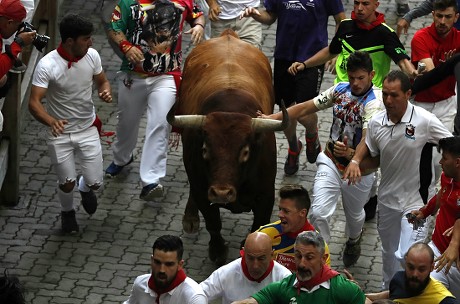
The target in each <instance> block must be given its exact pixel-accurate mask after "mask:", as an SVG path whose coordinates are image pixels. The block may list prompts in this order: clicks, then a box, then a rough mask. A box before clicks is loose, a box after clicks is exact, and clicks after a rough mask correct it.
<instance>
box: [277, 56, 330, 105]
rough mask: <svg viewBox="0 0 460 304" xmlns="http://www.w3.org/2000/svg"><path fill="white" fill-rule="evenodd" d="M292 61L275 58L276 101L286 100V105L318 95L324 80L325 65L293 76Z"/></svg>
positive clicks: (278, 102) (278, 103)
mask: <svg viewBox="0 0 460 304" xmlns="http://www.w3.org/2000/svg"><path fill="white" fill-rule="evenodd" d="M291 64H292V62H291V61H285V60H278V59H275V68H274V72H273V83H274V88H275V102H276V104H277V105H280V103H281V100H284V105H285V106H286V107H289V106H291V105H292V104H293V103H301V102H304V101H307V100H309V99H312V98H313V97H316V96H318V94H319V91H320V89H321V82H322V81H323V75H324V65H320V66H317V67H313V68H308V69H306V70H303V71H301V72H299V73H297V75H295V76H292V75H291V74H289V72H288V68H289V67H290V66H291Z"/></svg>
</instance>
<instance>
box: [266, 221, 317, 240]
mask: <svg viewBox="0 0 460 304" xmlns="http://www.w3.org/2000/svg"><path fill="white" fill-rule="evenodd" d="M304 231H315V227H313V225H312V224H310V223H309V222H308V220H306V221H305V224H304V225H303V226H302V228H300V230H298V231H296V232H286V233H284V232H283V233H281V234H278V235H275V238H278V237H281V236H283V235H287V236H288V237H290V238H291V239H295V238H296V237H297V236H298V235H299V233H301V232H304Z"/></svg>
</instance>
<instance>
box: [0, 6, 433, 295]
mask: <svg viewBox="0 0 460 304" xmlns="http://www.w3.org/2000/svg"><path fill="white" fill-rule="evenodd" d="M418 2H419V1H415V0H412V1H411V3H410V5H411V7H413V6H415V5H416V4H417V3H418ZM98 3H99V0H63V1H62V4H61V9H60V16H62V15H63V14H65V13H67V12H78V13H80V14H82V15H85V16H87V17H89V18H91V20H92V21H93V22H94V24H95V26H96V32H95V33H94V35H93V47H94V48H95V49H96V50H98V51H99V52H100V54H101V56H102V62H103V67H104V69H105V71H106V73H107V76H108V78H109V79H110V81H111V84H112V89H113V96H114V102H113V104H105V103H103V102H101V101H99V100H98V98H97V95H96V94H95V95H94V100H95V103H96V107H97V113H98V115H99V117H100V118H101V120H102V121H103V123H104V129H105V131H114V130H115V127H116V122H117V117H116V103H117V98H116V97H117V86H116V84H117V81H116V77H117V71H118V69H119V64H120V60H119V59H118V58H117V57H116V56H115V55H114V54H113V51H112V49H111V48H110V46H109V44H108V42H107V38H106V36H105V33H104V31H103V26H102V24H101V22H100V18H99V15H98V11H97V5H98ZM343 3H344V5H345V7H346V15H347V17H349V16H350V13H351V10H352V7H353V1H352V0H345V1H344V2H343ZM379 11H380V12H382V13H384V14H385V15H386V22H387V23H388V24H389V25H390V26H392V27H393V28H395V24H396V20H397V16H396V14H395V3H394V1H391V2H389V1H387V0H382V1H381V3H380V7H379ZM430 23H431V18H430V17H424V18H419V19H416V20H414V22H413V23H412V24H411V25H412V27H411V29H410V32H409V35H407V36H403V38H402V41H403V43H404V45H405V46H406V48H407V49H408V50H409V52H410V39H411V37H412V35H413V33H414V31H415V30H416V29H418V28H421V27H423V26H427V25H429V24H430ZM275 29H276V24H274V25H272V26H270V27H268V26H264V35H263V51H264V53H265V54H266V55H267V56H268V57H269V58H270V60H271V62H272V64H273V50H274V44H275ZM333 32H334V20H333V19H332V18H330V21H329V37H330V38H331V37H332V35H333ZM183 47H184V51H185V55H187V54H188V53H189V52H190V51H191V49H192V47H191V46H190V44H189V42H188V37H186V38H185V39H184V41H183ZM393 67H396V66H395V65H394V64H393ZM332 83H333V75H330V74H328V73H327V74H326V75H325V80H324V81H323V84H322V89H326V88H328V87H330V86H331V85H332ZM143 119H144V120H145V118H143ZM331 120H332V115H331V112H330V111H323V112H321V113H319V129H320V139H321V142H322V143H323V145H324V143H325V142H326V140H327V135H328V134H329V128H330V125H331ZM24 123H25V124H26V127H25V129H24V132H23V133H22V137H21V141H22V148H21V164H20V170H21V171H20V172H21V177H20V189H21V192H20V193H21V198H20V202H19V204H18V206H16V207H14V208H7V207H4V206H3V207H0V271H1V272H3V270H4V269H8V271H9V273H11V274H15V275H18V276H19V278H20V280H21V281H22V282H23V283H24V285H25V288H26V291H27V292H26V299H27V303H32V304H45V303H60V304H61V303H88V304H90V303H94V304H101V303H122V302H123V301H124V300H126V299H127V297H128V295H129V292H130V289H131V285H132V283H133V281H134V278H135V277H136V276H138V275H140V274H144V273H147V272H149V269H150V255H151V247H152V244H153V242H154V241H155V239H156V238H157V237H158V236H160V235H163V234H165V233H169V234H174V235H178V236H181V238H182V240H183V241H184V246H185V256H184V258H185V269H186V271H187V274H188V275H189V276H190V277H192V278H193V279H195V280H196V281H198V282H200V281H201V280H203V279H205V278H206V277H207V276H208V275H209V274H210V273H211V272H212V271H213V270H214V269H215V268H214V264H213V263H212V262H211V261H210V260H209V259H208V254H207V252H208V241H209V234H208V232H207V231H206V230H205V228H204V221H203V220H202V221H201V227H200V230H199V232H198V233H197V234H193V235H190V234H186V233H184V232H183V230H182V215H183V213H184V208H185V204H186V202H187V198H188V189H189V185H188V182H187V175H186V173H185V169H184V166H183V162H182V147H181V146H179V148H178V149H177V150H171V151H170V152H169V157H168V169H167V176H166V178H165V179H164V180H163V181H162V184H163V185H164V187H165V195H164V197H163V198H162V199H161V200H158V201H157V202H148V203H147V202H145V201H143V200H140V199H139V193H140V191H141V189H142V186H141V185H140V181H139V161H140V154H141V148H142V141H141V140H142V138H143V135H144V131H145V129H144V127H143V126H145V121H142V123H141V129H140V132H139V135H140V136H139V137H140V138H139V140H138V145H137V147H136V149H135V151H134V162H133V163H132V164H131V165H129V166H127V167H126V168H125V169H124V170H123V172H122V174H121V175H122V176H121V177H117V178H115V179H105V180H104V183H105V184H104V187H103V189H101V190H99V191H98V193H97V195H98V199H99V207H98V210H97V212H96V213H95V214H94V215H92V216H89V215H87V214H86V213H85V212H84V210H83V208H82V207H81V206H79V205H80V204H79V203H77V205H78V209H77V220H78V222H79V225H80V232H79V233H77V234H75V235H63V234H61V232H60V227H61V222H60V205H59V202H58V198H57V192H56V175H55V173H54V171H53V169H52V168H51V166H50V159H49V157H48V152H47V146H46V144H45V127H44V126H43V125H41V124H40V123H38V122H37V121H35V120H34V119H33V118H32V117H31V116H30V115H29V116H28V118H27V120H26V121H25V122H24ZM299 132H300V128H299ZM299 132H298V133H299ZM276 137H277V146H278V158H277V162H278V174H277V178H276V189H277V190H278V189H279V188H280V187H282V186H283V185H285V184H289V183H300V184H302V185H303V186H304V187H306V188H307V189H308V190H311V189H312V181H313V177H314V174H315V172H316V166H315V165H312V164H308V163H307V161H306V156H305V153H302V156H301V168H300V170H299V172H298V173H297V174H296V175H295V176H292V177H287V176H284V172H283V165H284V161H285V158H286V155H287V142H286V140H285V138H284V134H283V133H282V132H278V133H277V134H276ZM301 138H303V136H302V137H301ZM103 156H104V168H106V167H107V166H108V165H109V164H110V162H111V161H112V150H111V147H110V145H109V144H107V143H105V142H103ZM74 199H75V201H76V202H79V201H80V195H79V194H78V191H75V192H74ZM277 212H278V208H277V207H276V205H275V208H274V211H273V214H272V220H276V219H277ZM221 218H222V222H223V231H222V234H223V236H224V237H225V238H226V240H227V241H228V245H229V247H230V251H229V259H228V262H229V261H231V260H233V259H234V258H237V257H238V256H239V244H240V242H241V240H242V239H243V238H244V237H245V236H246V234H247V233H248V231H249V228H250V226H251V224H252V213H248V214H231V213H229V212H228V211H226V210H221ZM331 227H333V230H332V240H331V243H330V244H329V247H330V252H331V255H332V256H331V262H332V266H333V268H336V269H337V270H342V269H343V264H342V260H341V252H342V250H343V247H344V244H345V241H346V239H345V235H344V231H345V223H344V215H343V211H342V207H341V206H340V204H339V208H338V210H337V212H336V214H335V215H334V216H333V218H332V222H331ZM361 246H362V255H361V258H360V259H359V261H358V263H357V264H356V265H355V266H353V267H351V268H349V271H350V272H351V273H352V274H354V276H355V279H356V280H357V281H358V282H359V283H360V284H361V286H362V287H363V288H364V289H365V290H366V291H368V292H371V291H379V289H380V280H381V267H382V262H381V252H380V242H379V238H378V234H377V230H376V222H375V220H373V221H370V222H368V223H366V224H365V232H364V238H363V241H362V245H361Z"/></svg>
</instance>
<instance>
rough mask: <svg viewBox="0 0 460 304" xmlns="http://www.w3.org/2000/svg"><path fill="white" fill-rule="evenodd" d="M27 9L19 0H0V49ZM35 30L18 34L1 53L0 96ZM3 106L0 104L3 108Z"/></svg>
mask: <svg viewBox="0 0 460 304" xmlns="http://www.w3.org/2000/svg"><path fill="white" fill-rule="evenodd" d="M26 15H27V13H26V9H25V8H24V6H23V5H22V4H21V1H19V0H0V49H2V48H3V41H2V38H3V39H8V38H10V37H11V36H12V35H13V34H14V33H16V31H17V30H18V28H19V27H20V26H21V24H22V21H23V20H24V18H26ZM35 35H36V33H35V31H33V32H28V33H26V32H24V33H20V34H17V35H16V37H15V38H14V41H12V43H11V44H8V45H6V46H7V47H5V52H4V53H2V54H1V55H0V97H4V96H5V95H6V92H7V91H8V86H7V85H6V84H7V80H8V78H7V73H8V71H9V70H10V69H11V68H12V67H13V65H14V63H15V62H16V58H17V57H18V55H19V53H20V52H21V50H22V48H23V47H24V46H26V45H30V44H31V43H32V42H33V41H34V39H35ZM1 107H2V106H0V109H1ZM2 129H3V115H2V113H1V112H0V131H1V130H2Z"/></svg>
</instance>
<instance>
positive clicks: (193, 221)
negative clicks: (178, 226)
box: [182, 193, 200, 233]
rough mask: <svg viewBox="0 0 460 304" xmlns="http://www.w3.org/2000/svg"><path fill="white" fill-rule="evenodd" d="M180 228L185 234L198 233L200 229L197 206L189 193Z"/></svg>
mask: <svg viewBox="0 0 460 304" xmlns="http://www.w3.org/2000/svg"><path fill="white" fill-rule="evenodd" d="M182 228H183V229H184V231H185V232H186V233H198V230H199V229H200V216H199V215H198V206H197V204H196V202H195V200H194V199H193V196H192V193H189V196H188V201H187V205H186V206H185V212H184V216H183V217H182Z"/></svg>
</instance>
